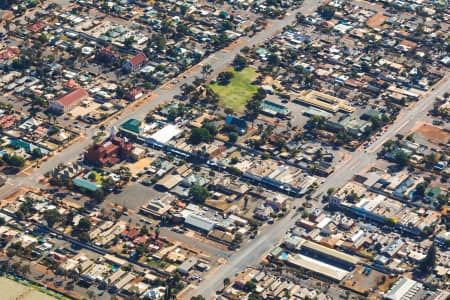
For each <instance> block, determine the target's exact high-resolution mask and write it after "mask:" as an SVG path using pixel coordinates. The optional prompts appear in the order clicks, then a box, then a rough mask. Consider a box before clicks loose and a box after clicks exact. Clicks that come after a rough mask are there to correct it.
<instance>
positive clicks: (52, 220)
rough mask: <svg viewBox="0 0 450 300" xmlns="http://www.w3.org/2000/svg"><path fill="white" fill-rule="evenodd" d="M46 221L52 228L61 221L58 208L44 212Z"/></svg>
mask: <svg viewBox="0 0 450 300" xmlns="http://www.w3.org/2000/svg"><path fill="white" fill-rule="evenodd" d="M44 219H45V221H46V222H47V225H48V226H49V227H51V228H52V227H53V225H55V224H56V222H58V221H60V220H61V214H60V213H59V211H58V210H57V209H56V208H54V209H48V210H46V211H45V212H44Z"/></svg>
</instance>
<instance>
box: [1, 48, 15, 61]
mask: <svg viewBox="0 0 450 300" xmlns="http://www.w3.org/2000/svg"><path fill="white" fill-rule="evenodd" d="M18 54H20V49H19V48H17V47H8V48H7V49H5V50H3V51H1V52H0V59H1V60H3V59H8V58H10V57H12V56H15V55H18Z"/></svg>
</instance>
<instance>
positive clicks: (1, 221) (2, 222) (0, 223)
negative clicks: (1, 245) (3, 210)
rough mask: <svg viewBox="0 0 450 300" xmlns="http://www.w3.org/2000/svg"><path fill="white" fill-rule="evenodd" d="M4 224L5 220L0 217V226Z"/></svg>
mask: <svg viewBox="0 0 450 300" xmlns="http://www.w3.org/2000/svg"><path fill="white" fill-rule="evenodd" d="M5 223H6V221H5V218H3V217H0V226H3V225H5Z"/></svg>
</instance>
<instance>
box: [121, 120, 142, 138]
mask: <svg viewBox="0 0 450 300" xmlns="http://www.w3.org/2000/svg"><path fill="white" fill-rule="evenodd" d="M140 125H141V121H139V120H136V119H129V120H128V121H126V122H125V123H123V124H122V125H120V128H119V129H120V130H122V131H125V132H128V133H131V134H134V135H138V134H139V133H140V132H141V128H139V126H140Z"/></svg>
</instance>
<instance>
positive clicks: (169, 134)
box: [151, 124, 183, 144]
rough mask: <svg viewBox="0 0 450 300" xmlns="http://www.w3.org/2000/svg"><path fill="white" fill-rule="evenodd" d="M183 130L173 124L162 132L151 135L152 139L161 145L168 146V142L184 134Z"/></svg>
mask: <svg viewBox="0 0 450 300" xmlns="http://www.w3.org/2000/svg"><path fill="white" fill-rule="evenodd" d="M182 132H183V130H181V129H180V128H178V126H175V125H173V124H169V125H166V126H165V127H164V128H162V129H161V130H159V131H157V132H155V133H154V134H152V135H151V138H152V139H153V140H155V141H157V142H159V143H162V144H166V143H167V142H168V141H170V140H171V139H173V138H174V137H176V136H177V135H179V134H180V133H182Z"/></svg>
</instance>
